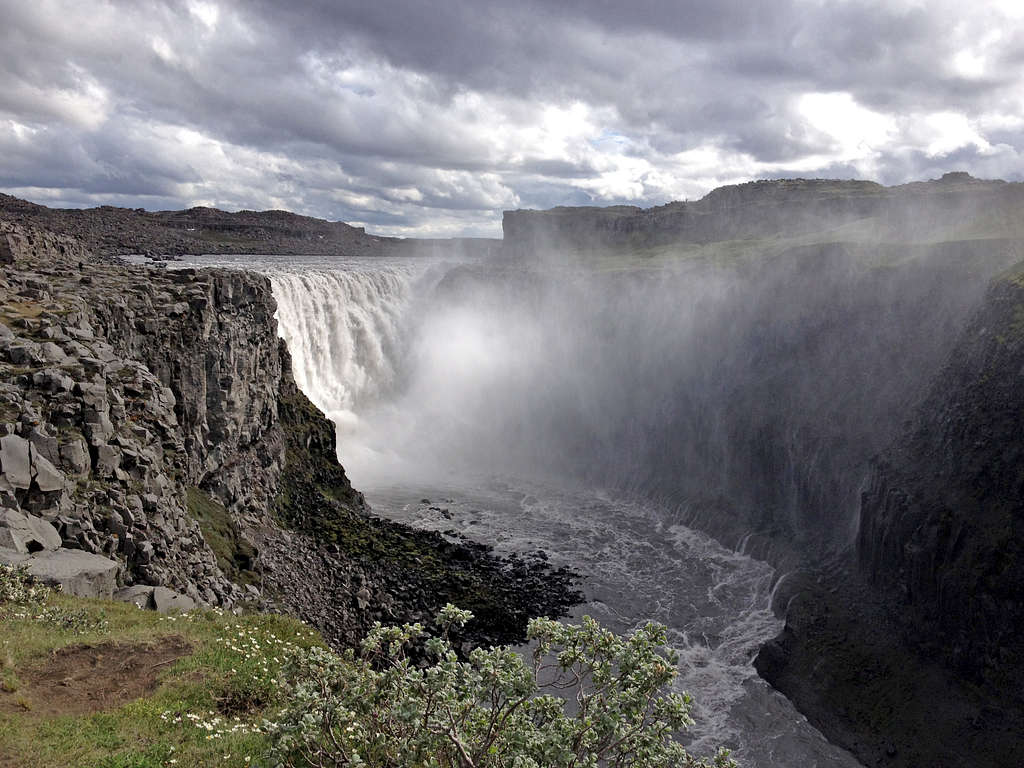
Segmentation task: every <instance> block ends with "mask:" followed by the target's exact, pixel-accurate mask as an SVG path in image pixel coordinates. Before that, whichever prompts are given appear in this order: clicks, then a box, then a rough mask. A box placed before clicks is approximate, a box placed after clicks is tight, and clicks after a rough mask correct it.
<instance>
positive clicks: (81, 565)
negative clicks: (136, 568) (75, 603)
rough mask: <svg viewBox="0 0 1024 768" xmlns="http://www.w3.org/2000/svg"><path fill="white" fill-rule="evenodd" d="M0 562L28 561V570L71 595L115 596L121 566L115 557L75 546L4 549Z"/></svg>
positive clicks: (0, 554) (19, 562)
mask: <svg viewBox="0 0 1024 768" xmlns="http://www.w3.org/2000/svg"><path fill="white" fill-rule="evenodd" d="M0 562H3V563H7V564H8V565H25V566H27V567H28V572H29V573H30V574H32V575H33V576H35V577H36V578H37V579H39V580H40V581H42V582H43V583H45V584H50V585H53V586H58V585H59V586H60V587H61V589H62V590H63V591H64V592H66V593H67V594H69V595H78V596H79V597H104V598H106V599H108V600H109V599H111V598H113V596H114V590H115V589H116V588H117V575H118V571H119V570H120V568H121V566H120V565H119V564H118V563H116V562H115V561H113V560H110V559H108V558H106V557H101V556H100V555H93V554H90V553H88V552H82V551H80V550H75V549H58V550H56V551H53V552H40V553H38V554H35V555H29V556H25V555H24V554H22V553H19V552H16V551H14V550H10V549H0Z"/></svg>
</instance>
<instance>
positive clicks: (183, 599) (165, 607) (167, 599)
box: [153, 587, 196, 613]
mask: <svg viewBox="0 0 1024 768" xmlns="http://www.w3.org/2000/svg"><path fill="white" fill-rule="evenodd" d="M153 605H154V607H155V608H156V609H157V610H158V611H160V613H170V612H171V611H181V612H182V613H188V612H189V611H191V610H192V609H193V608H195V607H196V601H195V600H193V599H192V598H191V597H187V596H186V595H179V594H178V593H177V592H175V591H174V590H171V589H168V588H167V587H154V588H153Z"/></svg>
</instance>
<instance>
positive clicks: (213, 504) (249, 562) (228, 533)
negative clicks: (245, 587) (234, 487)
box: [186, 486, 258, 584]
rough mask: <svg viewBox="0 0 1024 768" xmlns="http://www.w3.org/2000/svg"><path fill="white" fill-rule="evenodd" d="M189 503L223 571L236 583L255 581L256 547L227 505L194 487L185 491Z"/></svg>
mask: <svg viewBox="0 0 1024 768" xmlns="http://www.w3.org/2000/svg"><path fill="white" fill-rule="evenodd" d="M186 506H187V508H188V513H189V514H190V515H191V516H192V517H193V518H195V520H196V521H197V522H198V523H199V529H200V530H201V531H202V532H203V538H204V539H205V540H206V544H207V546H209V547H210V549H211V550H213V554H214V555H215V556H216V557H217V565H219V566H220V569H221V570H222V571H224V574H225V575H226V576H227V577H228V578H229V579H231V580H232V581H234V582H235V583H236V584H252V583H254V582H255V581H256V580H257V578H258V577H257V575H256V574H255V573H254V572H253V570H252V568H253V564H254V562H255V560H256V549H255V548H254V547H253V546H252V544H250V543H249V542H247V541H245V539H243V538H242V536H241V535H240V534H239V532H238V529H237V528H236V527H235V523H234V521H233V520H232V519H231V515H230V514H228V511H227V510H226V509H225V508H224V505H223V504H221V503H220V502H218V501H216V500H214V499H213V498H211V497H210V496H209V495H208V494H207V493H205V492H204V491H202V490H201V489H199V488H196V487H194V486H193V487H191V488H189V489H188V490H187V492H186Z"/></svg>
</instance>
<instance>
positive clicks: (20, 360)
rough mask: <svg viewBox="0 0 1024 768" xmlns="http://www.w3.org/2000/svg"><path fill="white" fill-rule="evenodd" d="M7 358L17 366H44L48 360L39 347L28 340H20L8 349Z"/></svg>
mask: <svg viewBox="0 0 1024 768" xmlns="http://www.w3.org/2000/svg"><path fill="white" fill-rule="evenodd" d="M7 356H8V357H9V358H10V359H11V362H12V363H14V364H15V365H42V364H43V363H45V362H46V359H45V358H44V357H43V356H42V354H41V353H40V351H39V345H38V344H36V343H35V342H34V341H29V340H28V339H18V341H17V342H16V343H14V344H11V346H9V347H8V348H7Z"/></svg>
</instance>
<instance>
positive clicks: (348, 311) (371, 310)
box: [268, 266, 415, 427]
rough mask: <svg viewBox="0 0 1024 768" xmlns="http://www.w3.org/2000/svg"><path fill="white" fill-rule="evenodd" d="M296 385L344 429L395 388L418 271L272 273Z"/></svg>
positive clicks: (280, 318)
mask: <svg viewBox="0 0 1024 768" xmlns="http://www.w3.org/2000/svg"><path fill="white" fill-rule="evenodd" d="M268 276H269V277H270V281H271V284H272V286H273V291H274V298H275V299H276V300H277V307H278V309H277V320H278V328H279V332H280V334H281V336H282V337H283V338H284V340H285V342H286V343H287V344H288V349H289V351H290V352H291V355H292V359H293V361H294V365H293V371H294V374H295V380H296V383H297V384H298V385H299V388H300V389H301V390H302V391H303V392H305V393H306V395H307V396H308V397H309V399H310V400H312V402H313V404H314V405H316V406H317V407H318V408H319V409H320V410H322V411H323V412H324V413H325V414H327V415H328V417H330V418H331V419H333V420H334V421H335V423H337V424H338V425H339V426H340V427H344V426H346V425H347V424H348V425H351V424H354V423H355V421H356V412H357V409H358V408H359V407H360V406H361V405H364V404H366V403H367V402H371V401H373V400H374V399H376V398H377V397H378V396H379V395H380V394H382V393H384V392H386V391H388V390H389V389H390V388H391V387H393V386H394V384H395V379H396V376H397V371H398V365H399V364H398V360H399V353H398V350H399V349H400V346H401V336H402V332H403V331H402V318H403V315H404V312H405V310H406V307H407V305H408V304H409V302H410V300H411V295H412V282H413V279H414V276H415V270H414V269H413V268H411V267H407V268H403V267H399V266H392V267H380V268H374V269H359V270H308V271H295V272H284V271H280V272H271V273H269V275H268Z"/></svg>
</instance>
